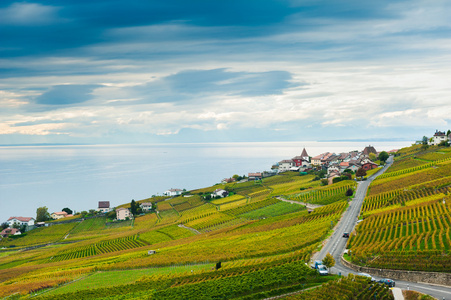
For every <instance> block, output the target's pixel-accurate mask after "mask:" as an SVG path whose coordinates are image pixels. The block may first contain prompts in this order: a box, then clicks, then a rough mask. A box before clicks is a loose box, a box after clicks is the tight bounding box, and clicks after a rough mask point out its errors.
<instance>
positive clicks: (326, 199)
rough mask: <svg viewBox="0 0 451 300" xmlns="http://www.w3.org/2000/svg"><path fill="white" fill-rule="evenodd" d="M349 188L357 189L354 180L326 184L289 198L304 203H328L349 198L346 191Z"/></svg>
mask: <svg viewBox="0 0 451 300" xmlns="http://www.w3.org/2000/svg"><path fill="white" fill-rule="evenodd" d="M348 189H355V182H354V181H341V182H339V183H338V184H335V185H333V186H331V187H329V186H326V187H321V188H317V189H314V190H308V191H305V192H302V193H298V194H295V195H289V196H288V197H287V198H288V199H290V200H294V201H299V202H304V203H311V204H322V205H327V204H331V203H334V202H337V201H341V200H345V199H347V198H348V197H347V196H346V191H347V190H348Z"/></svg>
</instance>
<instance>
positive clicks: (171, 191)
mask: <svg viewBox="0 0 451 300" xmlns="http://www.w3.org/2000/svg"><path fill="white" fill-rule="evenodd" d="M182 193H183V190H181V189H169V190H167V191H166V192H164V193H163V195H166V196H179V195H181V194H182Z"/></svg>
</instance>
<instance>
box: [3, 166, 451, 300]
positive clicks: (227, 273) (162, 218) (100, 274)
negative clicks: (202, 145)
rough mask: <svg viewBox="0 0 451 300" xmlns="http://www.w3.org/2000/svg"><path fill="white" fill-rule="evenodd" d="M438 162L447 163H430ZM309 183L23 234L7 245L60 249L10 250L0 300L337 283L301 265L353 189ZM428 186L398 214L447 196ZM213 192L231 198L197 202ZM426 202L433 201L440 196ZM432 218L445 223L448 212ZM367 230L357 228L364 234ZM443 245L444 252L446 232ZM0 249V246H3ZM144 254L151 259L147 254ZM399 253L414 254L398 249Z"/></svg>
mask: <svg viewBox="0 0 451 300" xmlns="http://www.w3.org/2000/svg"><path fill="white" fill-rule="evenodd" d="M442 165H443V166H444V165H446V164H441V163H436V165H435V166H442ZM415 172H417V171H414V172H413V173H415ZM395 177H396V176H395ZM313 179H314V177H313V176H312V175H304V176H301V175H300V174H299V173H295V172H292V173H291V172H290V173H285V174H284V175H280V176H274V177H269V178H264V179H263V180H262V181H258V182H244V183H237V182H234V183H228V184H219V185H215V186H212V187H207V188H204V189H199V190H195V191H190V192H188V193H187V195H185V196H180V197H174V198H168V197H154V198H149V199H144V200H140V201H138V203H139V202H143V201H145V202H152V203H154V204H155V209H156V210H155V212H151V213H148V214H145V215H140V216H136V217H135V218H134V219H133V221H132V220H130V221H129V222H118V223H117V224H109V223H108V224H107V223H106V219H105V218H104V217H99V218H93V219H87V220H84V221H82V222H78V223H70V224H64V225H54V226H51V227H48V228H42V229H36V230H35V231H30V233H29V235H27V236H26V237H23V238H20V239H17V240H16V241H15V242H16V243H22V244H23V245H27V244H29V243H30V241H37V240H39V241H51V242H58V244H55V245H49V246H47V247H42V248H37V249H32V250H29V251H23V252H19V251H11V249H8V252H5V255H0V291H1V292H0V295H1V296H6V295H10V294H12V293H16V295H18V297H19V296H20V295H23V296H25V297H27V296H28V295H29V294H30V293H39V291H40V290H45V291H46V292H44V293H42V294H40V295H37V297H35V298H37V299H69V298H70V299H71V300H73V299H105V300H106V299H110V300H113V299H128V298H136V299H139V298H145V299H147V298H149V297H150V298H152V299H167V298H171V299H178V298H180V299H182V298H183V299H186V298H191V297H192V295H197V297H200V296H199V295H213V296H214V295H217V296H218V297H219V295H221V297H222V298H224V297H225V298H228V299H233V298H240V299H255V298H265V297H270V296H273V295H280V294H283V293H288V292H291V291H298V290H301V289H304V288H308V287H312V286H317V285H320V284H322V283H324V282H327V281H330V280H333V279H335V278H336V277H333V276H329V277H328V276H325V277H320V276H318V274H317V273H316V272H315V271H313V270H311V269H309V268H308V267H306V265H305V262H307V261H309V260H310V258H311V256H312V253H313V252H314V251H315V250H316V249H317V248H318V246H319V245H320V244H321V242H322V241H323V240H324V239H325V238H326V237H327V236H328V235H330V233H331V224H336V223H337V222H338V220H339V219H340V217H341V215H342V213H343V211H344V210H345V209H346V208H347V206H348V202H347V200H348V197H347V196H345V193H346V191H347V190H348V189H350V188H351V189H355V183H354V181H342V182H339V183H336V184H333V185H330V186H325V187H323V186H320V181H318V180H315V181H314V180H313ZM434 180H435V181H434ZM431 182H434V184H433V186H430V187H429V186H428V187H427V188H426V187H423V186H422V187H417V190H418V196H417V195H416V194H414V193H413V192H412V193H411V194H409V195H407V194H406V196H405V197H406V200H405V201H401V200H400V202H399V203H403V202H405V203H407V204H406V205H405V206H404V207H402V208H413V207H415V208H416V207H419V206H421V205H422V204H424V202H418V203H417V202H415V201H420V200H418V199H423V200H424V199H425V197H422V195H423V194H424V195H426V194H427V195H428V197H442V196H443V195H445V194H446V193H447V190H446V186H444V185H446V182H444V181H443V177H442V178H436V177H433V176H432V177H431V180H430V183H429V184H432V183H431ZM438 186H440V187H439V188H436V187H438ZM217 188H227V190H229V191H231V196H228V197H225V198H219V199H212V200H207V197H205V196H206V195H209V194H210V193H212V192H213V191H214V190H215V189H217ZM398 190H399V189H398ZM400 195H401V192H397V194H396V195H394V194H393V195H390V197H391V198H390V199H389V200H387V199H388V198H389V197H386V198H387V199H385V198H384V199H379V202H381V201H382V200H383V201H385V202H384V203H385V204H380V205H379V204H377V203H378V202H376V200H375V201H374V203H373V204H372V205H373V206H369V207H371V208H370V209H369V210H368V213H370V212H371V214H368V216H367V218H372V217H374V216H376V215H378V214H372V212H374V211H375V210H378V209H381V208H386V206H387V204H386V203H392V202H393V203H394V200H393V197H400ZM276 196H284V197H286V198H288V197H292V199H296V200H297V201H299V202H309V203H316V204H322V205H323V206H321V207H320V208H317V209H315V210H314V211H312V212H310V213H309V212H308V211H307V210H306V209H305V206H304V205H300V204H290V203H287V202H282V201H280V200H278V199H276ZM407 199H408V200H407ZM427 200H428V201H429V202H430V201H436V202H437V203H438V204H440V203H439V202H438V200H440V199H439V198H427ZM390 201H391V202H390ZM429 202H427V203H429ZM381 203H382V202H381ZM391 205H393V204H391ZM121 206H123V207H127V206H129V204H124V205H121ZM439 207H440V206H437V209H438V208H439ZM382 213H383V212H381V214H382ZM418 213H419V212H418ZM440 213H441V215H440V216H442V219H440V222H442V223H444V220H445V219H444V218H445V217H446V213H447V212H446V213H445V212H444V211H443V212H442V211H440ZM431 214H432V211H431V212H429V215H427V214H426V215H424V216H423V215H421V216H420V217H419V218H422V220H423V219H425V218H426V216H427V217H430V216H431ZM365 222H366V220H365V221H364V222H362V224H361V225H363V224H366V223H365ZM381 222H382V221H381ZM434 224H435V226H436V227H434V225H433V223H432V222H429V223H428V224H425V225H424V226H425V230H428V229H429V228H435V229H434V230H435V231H436V233H437V237H435V236H434V237H435V239H436V243H435V247H436V248H434V246H433V245H432V244H431V248H430V247H429V244H427V243H426V244H425V245H426V246H424V245H423V244H421V243H420V244H421V245H420V246H421V247H422V248H421V251H423V252H424V253H423V252H422V253H423V254H424V255H426V252H427V253H429V254H431V253H432V252H433V251H440V250H441V248H440V247H441V244H440V237H439V235H440V234H443V233H446V231H442V230H441V227H439V226H440V225H439V223H438V221H437V223H434ZM184 226H186V227H188V228H186V227H184ZM366 226H367V225H365V226H363V227H362V228H365V230H368V231H371V230H372V229H371V228H370V227H368V228H366ZM424 233H425V232H424V231H422V232H421V233H420V234H424ZM398 235H399V234H398ZM33 236H34V237H33ZM399 236H400V235H399ZM431 237H432V235H431ZM27 239H28V240H27ZM352 239H355V237H353V238H351V240H352ZM442 240H443V243H444V246H445V248H446V247H448V245H449V243H448V240H447V239H446V237H445V236H444V235H442ZM63 241H64V243H62V242H63ZM356 241H357V240H356ZM357 242H358V241H357ZM1 243H5V245H7V246H8V245H9V244H8V243H11V242H10V241H2V242H1ZM360 244H361V243H360V242H359V244H356V245H360ZM362 245H364V243H362ZM148 250H155V251H156V253H154V254H152V255H149V254H148ZM405 251H412V249H411V248H408V247H406V250H405ZM362 253H363V252H362ZM365 253H366V252H365ZM365 253H363V254H362V255H361V257H364V254H365ZM387 253H388V252H387ZM390 253H391V252H390ZM0 254H1V252H0ZM437 259H438V256H437ZM217 262H221V263H222V267H221V269H219V270H212V267H214V266H215V264H216V263H217ZM121 274H123V276H121ZM125 274H127V275H125ZM94 279H95V280H94ZM343 280H345V279H343ZM62 284H66V285H64V286H60V285H62ZM374 288H379V287H374ZM357 289H358V288H357V287H356V288H355V290H357ZM378 291H379V290H378ZM215 293H216V294H215Z"/></svg>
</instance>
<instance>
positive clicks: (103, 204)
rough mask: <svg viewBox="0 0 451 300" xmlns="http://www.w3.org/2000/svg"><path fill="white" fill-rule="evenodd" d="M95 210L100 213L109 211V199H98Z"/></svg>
mask: <svg viewBox="0 0 451 300" xmlns="http://www.w3.org/2000/svg"><path fill="white" fill-rule="evenodd" d="M97 211H98V212H101V213H107V212H109V211H111V208H110V201H99V206H98V207H97Z"/></svg>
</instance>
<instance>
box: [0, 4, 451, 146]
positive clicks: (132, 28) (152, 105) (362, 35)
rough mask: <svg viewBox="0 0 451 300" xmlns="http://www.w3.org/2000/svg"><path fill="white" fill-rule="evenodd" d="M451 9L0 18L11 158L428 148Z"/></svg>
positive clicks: (49, 12)
mask: <svg viewBox="0 0 451 300" xmlns="http://www.w3.org/2000/svg"><path fill="white" fill-rule="evenodd" d="M450 14H451V3H450V2H449V1H445V0H437V1H419V0H409V1H396V0H390V1H386V0H380V1H354V0H350V1H336V0H327V1H321V0H319V1H318V0H315V1H313V0H305V1H300V0H287V1H282V0H279V1H273V0H265V1H261V0H244V1H243V0H240V1H238V0H227V1H211V0H205V1H201V0H191V1H186V0H165V1H134V0H128V1H115V0H108V1H106V0H105V1H104V0H89V1H87V0H76V1H74V0H64V1H61V0H52V1H8V0H3V1H1V2H0V41H1V42H0V144H2V145H7V144H39V143H74V144H78V143H80V144H127V143H160V142H163V143H166V142H169V143H172V142H174V143H180V142H183V143H184V142H239V141H299V140H307V141H312V140H313V141H314V140H390V139H393V140H418V139H421V137H422V136H423V135H426V136H432V135H433V134H434V132H435V130H436V129H438V130H442V131H443V130H448V129H450V128H451V126H450V120H451V117H450V116H451V100H450V95H451V84H450V78H451V23H450V22H449V15H450Z"/></svg>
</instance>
